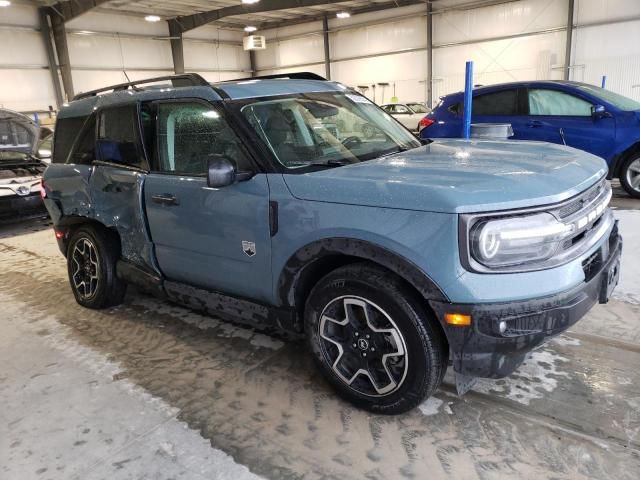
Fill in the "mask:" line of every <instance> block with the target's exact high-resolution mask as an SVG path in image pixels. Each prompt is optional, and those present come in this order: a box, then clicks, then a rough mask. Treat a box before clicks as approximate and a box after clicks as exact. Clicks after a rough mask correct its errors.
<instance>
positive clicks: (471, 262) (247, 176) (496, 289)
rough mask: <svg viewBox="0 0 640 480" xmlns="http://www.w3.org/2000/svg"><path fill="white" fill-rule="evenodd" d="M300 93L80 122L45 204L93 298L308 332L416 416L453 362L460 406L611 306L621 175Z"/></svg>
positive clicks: (341, 376)
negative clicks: (614, 202)
mask: <svg viewBox="0 0 640 480" xmlns="http://www.w3.org/2000/svg"><path fill="white" fill-rule="evenodd" d="M285 77H286V78H274V77H261V78H253V79H245V80H238V81H230V82H224V83H218V84H213V85H211V84H209V83H207V82H206V81H204V80H203V79H202V78H200V77H199V76H197V75H193V74H185V75H177V76H172V77H165V78H159V79H152V80H149V81H146V82H137V83H128V84H122V85H116V86H112V87H109V88H108V89H102V90H98V91H92V92H87V93H85V94H81V95H80V96H78V97H76V99H75V100H74V101H73V102H71V103H70V104H69V105H68V106H67V107H65V108H63V109H62V110H61V112H60V114H59V116H58V121H57V125H56V130H55V139H54V150H53V163H52V164H51V166H50V167H49V168H47V170H46V172H45V175H44V182H43V187H44V192H43V195H44V197H45V199H44V201H45V204H46V206H47V208H48V210H49V212H50V214H51V217H52V219H53V223H54V229H55V236H56V238H57V239H58V242H59V245H60V249H61V250H62V252H63V254H64V255H65V256H66V258H67V264H68V271H69V280H70V284H71V288H72V291H73V294H74V296H75V298H76V300H77V301H78V303H80V304H81V305H83V306H86V307H89V308H103V307H107V306H110V305H116V304H118V303H120V302H121V301H122V300H123V298H124V294H125V289H126V286H127V284H129V283H131V284H135V285H137V286H139V287H142V288H143V289H146V290H148V291H149V292H152V293H154V294H156V295H158V296H161V297H165V298H168V299H170V300H171V301H174V302H179V303H181V304H184V305H187V306H189V307H191V308H194V309H198V310H201V311H207V312H210V313H214V314H215V315H217V316H219V317H222V318H225V319H229V320H232V321H237V322H245V323H247V324H250V325H253V326H256V327H258V328H261V329H267V330H269V329H274V328H277V329H281V330H285V331H288V332H292V333H293V334H295V335H299V336H303V335H304V336H306V338H307V339H308V345H309V350H310V352H311V353H312V355H313V356H314V357H315V359H316V361H317V363H318V365H319V367H320V369H321V370H322V372H323V373H324V374H325V375H326V377H327V379H328V380H329V382H330V383H331V384H332V385H333V386H334V387H335V388H336V390H337V391H338V392H339V393H340V394H341V395H342V396H344V397H345V398H347V399H348V400H349V401H351V402H353V403H354V404H356V405H358V406H361V407H363V408H367V409H370V410H372V411H375V412H381V413H399V412H403V411H406V410H408V409H410V408H412V407H414V406H416V405H417V404H418V403H419V402H421V401H422V400H423V399H424V398H425V397H426V396H428V395H430V394H432V393H433V392H434V391H435V390H436V388H438V386H439V384H440V383H441V382H442V378H443V376H444V373H445V371H446V369H447V366H448V365H449V363H451V364H452V366H453V369H454V371H455V376H456V383H457V386H458V388H459V391H461V392H463V391H465V390H466V389H467V388H469V385H470V384H471V383H472V380H473V378H475V377H489V378H498V377H503V376H506V375H509V374H510V373H512V372H513V371H514V369H516V368H517V367H518V366H519V365H520V364H521V363H522V361H523V360H524V358H525V355H526V354H527V353H528V352H529V351H530V350H531V349H533V348H534V347H536V346H538V345H540V344H541V343H542V342H544V341H545V340H547V339H548V338H550V337H551V336H554V335H557V334H558V333H560V332H562V331H564V330H565V329H567V328H568V327H570V326H571V325H572V324H574V323H575V322H576V321H577V320H579V319H580V318H581V317H582V316H583V315H584V314H585V313H586V312H587V311H588V310H589V309H590V308H591V307H592V306H593V305H594V304H595V303H597V302H600V303H605V302H607V300H608V298H609V296H610V294H611V291H612V290H613V288H614V287H615V285H616V283H617V281H618V274H619V268H620V267H619V263H620V252H621V248H622V240H621V237H620V236H619V235H618V231H617V225H616V222H615V220H614V218H613V216H612V213H611V211H610V210H609V209H608V204H609V200H610V198H611V189H610V187H609V185H608V183H607V181H606V178H605V177H606V174H607V165H606V164H605V163H604V161H603V160H602V159H600V158H598V157H596V156H594V155H590V154H588V153H585V152H581V151H578V150H574V149H572V148H568V147H564V146H559V145H551V144H547V143H536V142H507V141H464V140H454V139H446V140H440V141H434V142H426V141H420V140H418V139H416V138H415V137H414V136H413V135H411V133H410V132H409V131H408V130H406V129H405V128H404V127H402V125H400V124H399V123H398V122H397V121H396V120H394V119H393V118H392V117H391V116H389V115H388V114H387V113H385V112H384V111H383V110H381V109H380V108H378V107H377V106H376V105H374V104H373V103H371V102H370V101H369V100H367V98H366V97H364V96H362V95H360V94H359V93H357V92H356V91H354V90H352V89H350V88H347V87H345V86H344V85H342V84H340V83H337V82H330V81H324V80H323V79H321V78H319V77H315V76H314V75H312V74H290V75H286V76H285ZM364 126H367V127H366V128H363V127H364ZM363 131H368V132H369V133H371V132H373V134H370V135H366V136H365V135H364V134H363V133H362V132H363Z"/></svg>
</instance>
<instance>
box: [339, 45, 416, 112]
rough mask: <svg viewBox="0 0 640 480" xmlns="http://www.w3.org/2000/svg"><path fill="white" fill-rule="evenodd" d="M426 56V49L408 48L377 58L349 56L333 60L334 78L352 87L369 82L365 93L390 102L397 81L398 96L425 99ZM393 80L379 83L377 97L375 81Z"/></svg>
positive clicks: (401, 98) (404, 99)
mask: <svg viewBox="0 0 640 480" xmlns="http://www.w3.org/2000/svg"><path fill="white" fill-rule="evenodd" d="M426 72H427V58H426V55H425V52H408V53H400V54H395V55H385V56H380V57H375V58H365V59H359V60H349V61H343V62H335V63H332V64H331V73H332V75H331V76H332V78H333V79H335V80H338V81H340V82H342V83H344V84H345V85H349V86H350V87H354V88H355V87H356V86H358V85H368V86H369V87H370V88H369V90H367V92H366V95H367V96H368V97H369V98H371V99H372V100H374V101H376V102H377V103H382V102H389V101H390V100H391V96H392V95H393V84H394V83H395V92H396V96H397V97H398V99H399V100H400V101H407V102H408V101H423V100H424V99H425V98H426V97H425V78H426ZM384 82H387V83H390V84H391V85H390V86H389V87H386V88H385V92H384V97H383V94H382V88H381V87H378V86H376V88H375V98H374V88H373V85H374V84H377V83H384Z"/></svg>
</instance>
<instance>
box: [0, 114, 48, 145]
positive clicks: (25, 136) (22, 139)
mask: <svg viewBox="0 0 640 480" xmlns="http://www.w3.org/2000/svg"><path fill="white" fill-rule="evenodd" d="M38 137H39V129H38V126H37V125H36V124H35V122H34V121H33V120H31V119H30V118H29V117H27V116H26V115H23V114H21V113H18V112H14V111H12V110H5V109H0V152H2V151H7V150H10V151H15V152H22V153H27V154H35V153H36V149H37V143H38Z"/></svg>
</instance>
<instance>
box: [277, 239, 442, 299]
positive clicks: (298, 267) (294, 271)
mask: <svg viewBox="0 0 640 480" xmlns="http://www.w3.org/2000/svg"><path fill="white" fill-rule="evenodd" d="M340 256H347V257H355V258H358V259H361V260H369V261H371V262H373V263H377V264H378V265H380V266H382V267H384V268H386V269H388V270H390V271H392V272H394V273H395V274H396V275H398V276H400V277H401V278H402V279H404V280H405V281H406V282H408V283H409V284H410V285H412V286H413V287H414V288H415V289H416V290H417V291H418V292H419V293H420V294H421V295H422V296H423V297H424V298H425V299H426V300H436V301H441V302H449V299H448V298H447V296H446V295H445V294H444V293H443V292H442V290H441V289H440V287H438V285H436V283H435V282H434V281H433V280H432V279H431V278H430V277H429V276H428V275H427V274H426V273H425V272H423V271H422V270H420V268H418V267H417V266H416V265H415V264H413V263H412V262H411V261H409V260H407V259H406V258H404V257H402V256H400V255H398V254H396V253H394V252H392V251H390V250H388V249H386V248H383V247H380V246H378V245H375V244H373V243H370V242H367V241H364V240H358V239H353V238H325V239H321V240H316V241H314V242H312V243H309V244H307V245H305V246H304V247H302V248H300V249H299V250H297V251H296V252H295V253H294V254H293V255H292V256H291V257H290V258H289V260H287V262H286V264H285V266H284V267H283V269H282V271H281V273H280V277H279V278H278V287H277V296H278V300H279V302H280V304H281V305H287V306H297V307H298V308H300V305H296V303H297V302H296V300H297V298H296V288H297V287H298V286H299V285H300V284H301V282H303V284H304V282H305V274H306V273H308V272H309V270H312V268H311V267H312V266H313V265H314V264H317V263H318V261H319V260H322V259H327V258H328V257H340Z"/></svg>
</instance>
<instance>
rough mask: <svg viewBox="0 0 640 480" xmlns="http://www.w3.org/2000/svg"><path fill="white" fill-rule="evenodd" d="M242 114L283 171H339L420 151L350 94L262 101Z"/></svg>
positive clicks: (360, 98) (402, 131) (412, 139)
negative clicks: (331, 168)
mask: <svg viewBox="0 0 640 480" xmlns="http://www.w3.org/2000/svg"><path fill="white" fill-rule="evenodd" d="M241 111H242V114H243V115H244V117H245V118H246V119H247V121H248V122H249V124H250V125H251V126H252V127H253V128H254V129H255V131H256V132H257V133H258V135H259V136H260V138H262V140H263V141H264V142H265V143H266V144H267V145H268V146H269V148H270V149H271V151H272V152H273V154H274V155H275V157H276V158H277V159H278V161H279V162H280V163H281V164H282V165H284V166H285V167H287V168H301V167H307V166H310V165H330V166H339V165H343V164H348V163H356V162H361V161H365V160H371V159H373V158H377V157H380V156H383V155H388V154H391V153H395V152H400V151H405V150H408V149H411V148H415V147H418V146H420V142H419V141H418V140H417V139H416V138H415V137H414V136H413V135H411V134H410V133H409V132H408V131H407V130H406V129H404V128H403V127H402V126H401V125H399V124H398V123H397V122H396V121H395V120H394V119H393V118H392V117H391V116H389V115H388V114H387V113H385V112H383V111H382V110H381V109H380V108H378V107H377V106H376V105H375V104H373V103H371V102H370V101H369V100H368V99H367V98H366V97H363V96H361V95H358V94H355V93H307V94H304V95H295V96H288V97H284V98H283V97H281V98H278V99H273V100H266V99H265V100H259V101H256V102H252V103H250V104H248V105H245V106H244V107H242V109H241Z"/></svg>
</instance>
